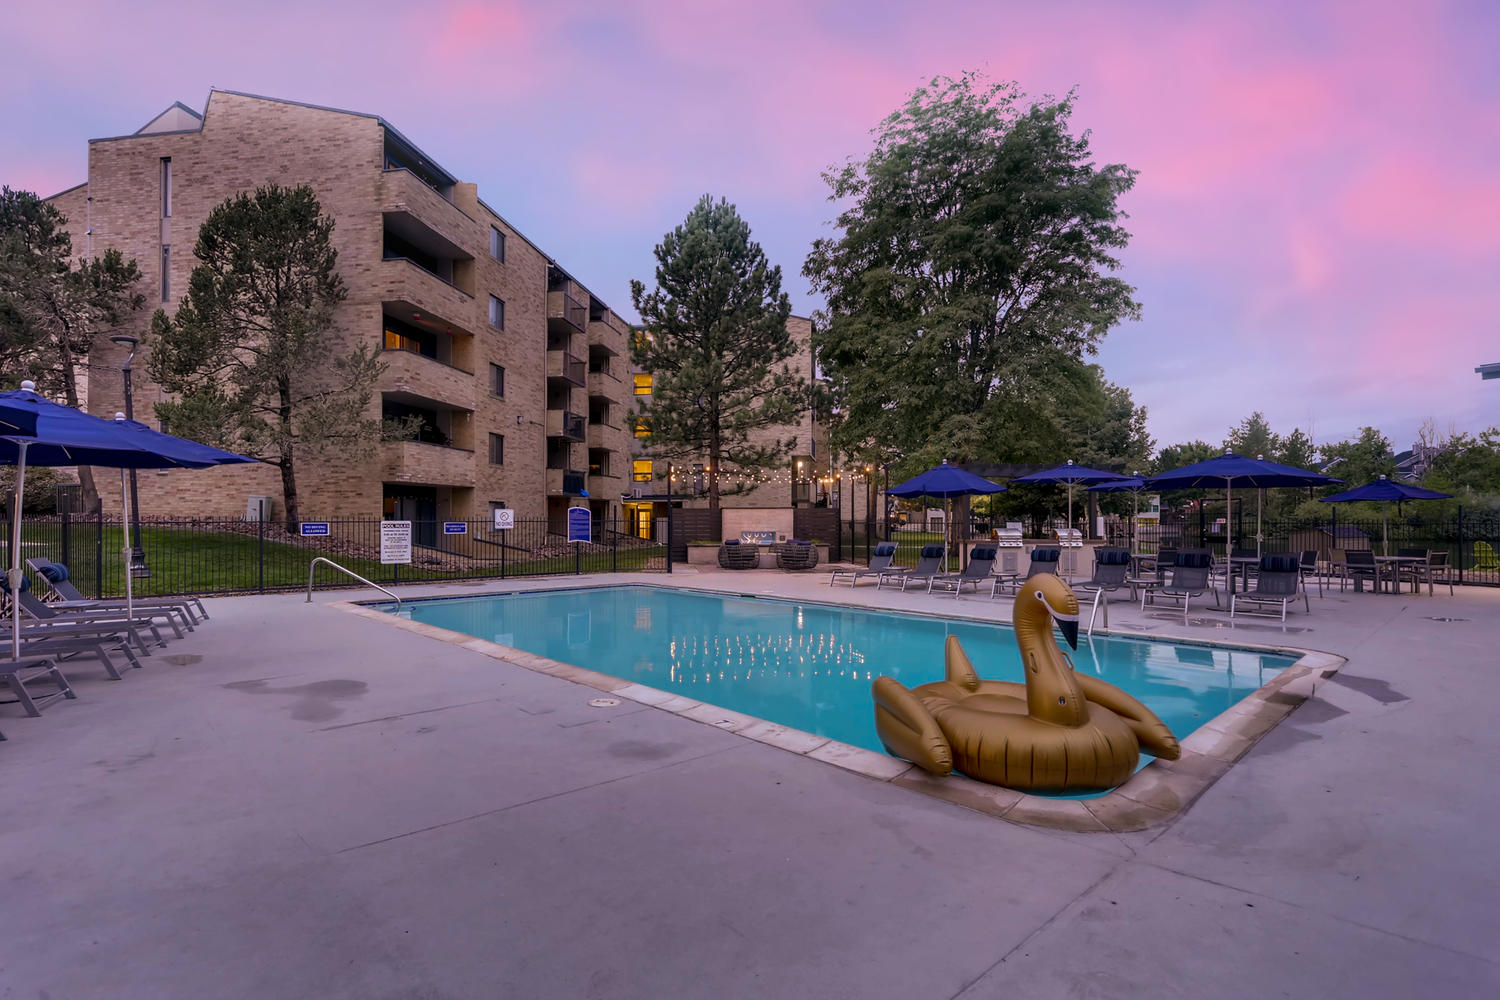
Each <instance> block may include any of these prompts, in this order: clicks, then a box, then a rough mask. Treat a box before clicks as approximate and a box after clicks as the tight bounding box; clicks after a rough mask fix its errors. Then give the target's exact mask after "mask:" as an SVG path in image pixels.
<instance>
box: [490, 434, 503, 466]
mask: <svg viewBox="0 0 1500 1000" xmlns="http://www.w3.org/2000/svg"><path fill="white" fill-rule="evenodd" d="M490 464H491V465H504V464H505V435H504V434H491V435H490Z"/></svg>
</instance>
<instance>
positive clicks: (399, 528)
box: [380, 521, 411, 565]
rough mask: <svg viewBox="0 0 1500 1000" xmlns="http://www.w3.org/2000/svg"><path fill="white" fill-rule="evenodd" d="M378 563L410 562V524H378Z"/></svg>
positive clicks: (400, 522)
mask: <svg viewBox="0 0 1500 1000" xmlns="http://www.w3.org/2000/svg"><path fill="white" fill-rule="evenodd" d="M380 561H381V562H382V563H384V564H385V565H390V564H391V563H410V562H411V522H410V521H381V522H380Z"/></svg>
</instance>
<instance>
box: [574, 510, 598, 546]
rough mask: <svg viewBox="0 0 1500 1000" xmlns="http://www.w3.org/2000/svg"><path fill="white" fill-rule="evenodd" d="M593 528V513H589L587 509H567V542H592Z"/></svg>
mask: <svg viewBox="0 0 1500 1000" xmlns="http://www.w3.org/2000/svg"><path fill="white" fill-rule="evenodd" d="M593 526H594V518H593V512H592V511H590V510H589V509H588V508H587V507H569V508H568V541H570V542H591V541H593V540H594V539H593V534H592V530H593Z"/></svg>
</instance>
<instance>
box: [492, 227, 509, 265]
mask: <svg viewBox="0 0 1500 1000" xmlns="http://www.w3.org/2000/svg"><path fill="white" fill-rule="evenodd" d="M490 256H491V257H493V258H495V259H496V260H498V261H499V262H500V263H502V264H504V263H505V234H504V233H502V232H501V231H500V230H498V229H496V228H495V227H494V226H491V227H490Z"/></svg>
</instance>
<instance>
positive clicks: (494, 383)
mask: <svg viewBox="0 0 1500 1000" xmlns="http://www.w3.org/2000/svg"><path fill="white" fill-rule="evenodd" d="M490 395H491V396H499V397H501V398H502V399H503V398H504V397H505V369H504V368H501V367H500V366H499V365H490Z"/></svg>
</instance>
